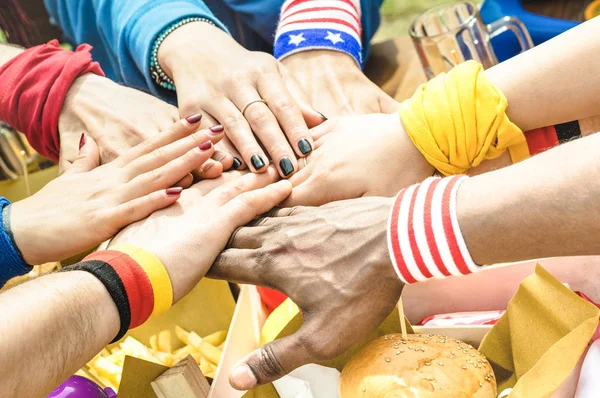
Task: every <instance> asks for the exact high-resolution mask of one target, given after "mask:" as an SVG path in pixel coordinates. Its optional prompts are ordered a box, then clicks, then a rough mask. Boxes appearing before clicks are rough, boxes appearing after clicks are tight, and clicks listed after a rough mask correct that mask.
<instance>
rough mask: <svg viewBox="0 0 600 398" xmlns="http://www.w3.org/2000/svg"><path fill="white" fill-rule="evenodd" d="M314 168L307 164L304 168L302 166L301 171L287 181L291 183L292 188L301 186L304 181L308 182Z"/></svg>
mask: <svg viewBox="0 0 600 398" xmlns="http://www.w3.org/2000/svg"><path fill="white" fill-rule="evenodd" d="M300 163H301V164H302V163H303V161H302V160H301V161H300ZM314 168H315V167H314V166H311V165H310V163H309V164H307V166H306V167H304V166H303V167H302V170H300V171H299V172H297V173H296V174H294V176H293V177H292V178H290V179H289V181H290V182H291V183H292V185H293V186H294V187H297V186H298V185H300V184H302V183H303V182H304V181H306V180H308V178H309V177H310V176H311V174H312V172H313V169H314Z"/></svg>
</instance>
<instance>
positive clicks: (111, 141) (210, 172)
mask: <svg viewBox="0 0 600 398" xmlns="http://www.w3.org/2000/svg"><path fill="white" fill-rule="evenodd" d="M197 113H201V112H192V113H189V114H186V115H182V117H188V116H191V115H193V114H197ZM179 119H180V117H179V112H178V111H177V108H176V107H174V106H172V105H170V104H167V103H166V102H164V101H161V100H160V99H158V98H156V97H153V96H152V95H149V94H146V93H144V92H141V91H138V90H135V89H132V88H128V87H125V86H122V85H119V84H117V83H115V82H113V81H111V80H110V79H108V78H105V77H100V76H96V75H94V74H91V73H88V74H85V75H83V76H81V77H79V78H77V79H76V80H75V82H74V83H73V85H72V86H71V87H70V88H69V91H68V93H67V97H66V99H65V102H64V105H63V108H62V111H61V113H60V118H59V120H58V128H59V136H60V163H59V166H60V169H61V172H62V171H64V170H66V169H68V168H69V166H70V164H71V163H72V162H73V161H74V160H75V159H76V158H77V156H78V153H79V138H80V137H81V133H82V132H85V133H86V135H87V136H88V137H91V138H92V139H93V140H94V141H96V144H97V145H98V149H99V151H100V163H101V164H105V163H108V162H110V161H111V160H113V159H115V158H116V157H118V156H119V155H121V154H123V153H124V152H125V151H126V150H128V149H130V148H132V147H134V146H136V145H138V144H139V143H141V142H143V141H145V140H147V139H149V138H151V137H153V136H155V135H157V134H159V133H160V132H161V131H165V130H167V129H168V128H169V127H170V126H171V125H172V124H173V123H175V122H177V120H179ZM203 126H206V128H208V127H212V126H213V125H205V124H204V125H203ZM218 149H219V148H217V150H216V152H215V155H214V156H215V159H220V161H216V160H213V159H209V160H207V161H206V162H204V163H203V164H202V166H201V167H199V168H197V169H195V170H193V174H194V175H195V176H196V177H197V178H214V177H218V176H219V175H221V173H222V172H223V170H227V169H229V168H230V167H231V165H232V162H233V158H232V157H231V156H230V155H229V154H227V153H226V152H223V151H219V150H218ZM192 180H193V179H192V176H187V177H186V178H184V179H183V180H182V181H180V182H179V183H178V184H177V185H179V186H182V187H186V188H187V187H189V186H190V185H191V184H192Z"/></svg>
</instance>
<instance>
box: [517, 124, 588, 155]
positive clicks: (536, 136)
mask: <svg viewBox="0 0 600 398" xmlns="http://www.w3.org/2000/svg"><path fill="white" fill-rule="evenodd" d="M579 137H581V130H580V128H579V121H577V120H575V121H572V122H568V123H561V124H556V125H554V126H547V127H542V128H539V129H535V130H530V131H527V132H526V133H525V138H526V139H527V146H528V147H529V154H530V155H531V156H533V155H537V154H538V153H541V152H544V151H547V150H548V149H551V148H553V147H555V146H557V145H560V144H563V143H565V142H568V141H571V140H573V139H575V138H579Z"/></svg>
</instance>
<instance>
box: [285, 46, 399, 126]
mask: <svg viewBox="0 0 600 398" xmlns="http://www.w3.org/2000/svg"><path fill="white" fill-rule="evenodd" d="M280 62H281V63H282V64H283V65H285V66H286V68H287V69H288V70H289V72H290V73H291V74H292V75H293V76H294V78H295V79H296V80H297V81H298V83H299V84H300V86H301V87H302V89H303V92H304V98H305V102H307V103H308V104H310V105H311V106H312V107H313V108H314V109H316V110H318V111H319V112H321V113H322V114H323V115H325V116H326V117H327V118H330V119H331V118H335V117H339V116H349V115H365V114H370V113H394V112H396V110H397V109H398V103H397V102H396V101H395V100H394V99H393V98H392V97H390V96H389V95H387V94H386V93H385V92H384V91H383V90H381V89H380V88H379V87H377V85H376V84H375V83H373V82H372V81H371V80H369V78H368V77H367V76H365V74H364V73H363V71H362V70H361V69H360V68H359V66H358V64H357V63H356V61H355V60H354V58H352V57H351V56H350V55H348V54H346V53H343V52H339V51H332V50H311V51H301V52H298V53H295V54H292V55H290V56H288V57H285V58H284V59H282V60H281V61H280Z"/></svg>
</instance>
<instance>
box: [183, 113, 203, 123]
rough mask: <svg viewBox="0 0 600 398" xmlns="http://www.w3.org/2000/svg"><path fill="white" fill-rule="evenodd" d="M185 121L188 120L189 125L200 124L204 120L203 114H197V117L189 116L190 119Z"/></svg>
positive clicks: (187, 118)
mask: <svg viewBox="0 0 600 398" xmlns="http://www.w3.org/2000/svg"><path fill="white" fill-rule="evenodd" d="M185 120H187V122H188V123H189V124H196V123H198V122H199V121H200V120H202V114H200V113H197V114H195V115H192V116H188V117H186V118H185Z"/></svg>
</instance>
